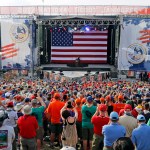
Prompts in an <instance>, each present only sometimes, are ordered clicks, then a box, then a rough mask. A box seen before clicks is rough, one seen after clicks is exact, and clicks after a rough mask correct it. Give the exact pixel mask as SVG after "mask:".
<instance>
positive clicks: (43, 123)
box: [0, 78, 150, 150]
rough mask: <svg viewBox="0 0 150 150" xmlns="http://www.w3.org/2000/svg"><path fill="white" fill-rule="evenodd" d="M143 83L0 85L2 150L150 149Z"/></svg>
mask: <svg viewBox="0 0 150 150" xmlns="http://www.w3.org/2000/svg"><path fill="white" fill-rule="evenodd" d="M149 139H150V84H149V83H148V82H144V81H125V80H123V81H122V80H117V81H112V80H110V79H109V80H107V81H98V82H96V81H95V82H91V81H87V82H84V83H82V82H80V83H79V82H74V81H72V82H71V81H70V82H67V81H65V82H62V83H61V82H54V81H44V80H41V79H34V80H31V79H23V78H22V79H12V80H11V81H6V80H1V81H0V149H2V150H17V149H22V150H41V149H42V147H43V143H45V141H46V143H48V144H49V148H50V149H55V147H57V148H59V149H62V150H75V149H81V150H134V149H137V150H150V145H149Z"/></svg>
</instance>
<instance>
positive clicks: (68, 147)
mask: <svg viewBox="0 0 150 150" xmlns="http://www.w3.org/2000/svg"><path fill="white" fill-rule="evenodd" d="M61 150H76V149H75V148H74V147H70V146H65V147H63V148H62V149H61Z"/></svg>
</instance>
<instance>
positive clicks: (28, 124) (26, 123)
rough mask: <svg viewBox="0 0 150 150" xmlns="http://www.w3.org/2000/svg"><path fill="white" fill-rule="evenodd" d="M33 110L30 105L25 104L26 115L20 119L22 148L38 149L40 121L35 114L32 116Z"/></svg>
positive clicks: (23, 149) (26, 149)
mask: <svg viewBox="0 0 150 150" xmlns="http://www.w3.org/2000/svg"><path fill="white" fill-rule="evenodd" d="M31 112H32V110H31V107H30V106H29V105H26V106H24V108H23V114H24V115H23V116H21V117H20V118H19V119H18V128H19V133H20V136H21V147H22V150H37V147H36V132H37V129H38V122H37V120H36V118H35V116H31Z"/></svg>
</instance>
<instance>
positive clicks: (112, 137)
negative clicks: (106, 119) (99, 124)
mask: <svg viewBox="0 0 150 150" xmlns="http://www.w3.org/2000/svg"><path fill="white" fill-rule="evenodd" d="M102 134H103V135H104V146H112V145H113V143H114V142H115V141H116V140H117V139H118V138H120V137H124V136H125V135H126V129H125V127H124V126H122V125H119V124H118V123H111V124H110V125H105V126H103V128H102Z"/></svg>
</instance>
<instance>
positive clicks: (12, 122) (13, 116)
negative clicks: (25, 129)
mask: <svg viewBox="0 0 150 150" xmlns="http://www.w3.org/2000/svg"><path fill="white" fill-rule="evenodd" d="M6 111H7V113H8V116H9V118H8V119H5V120H4V123H3V124H5V125H8V126H11V127H16V126H17V124H16V121H17V120H18V115H17V112H16V111H13V110H8V109H7V110H6Z"/></svg>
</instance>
